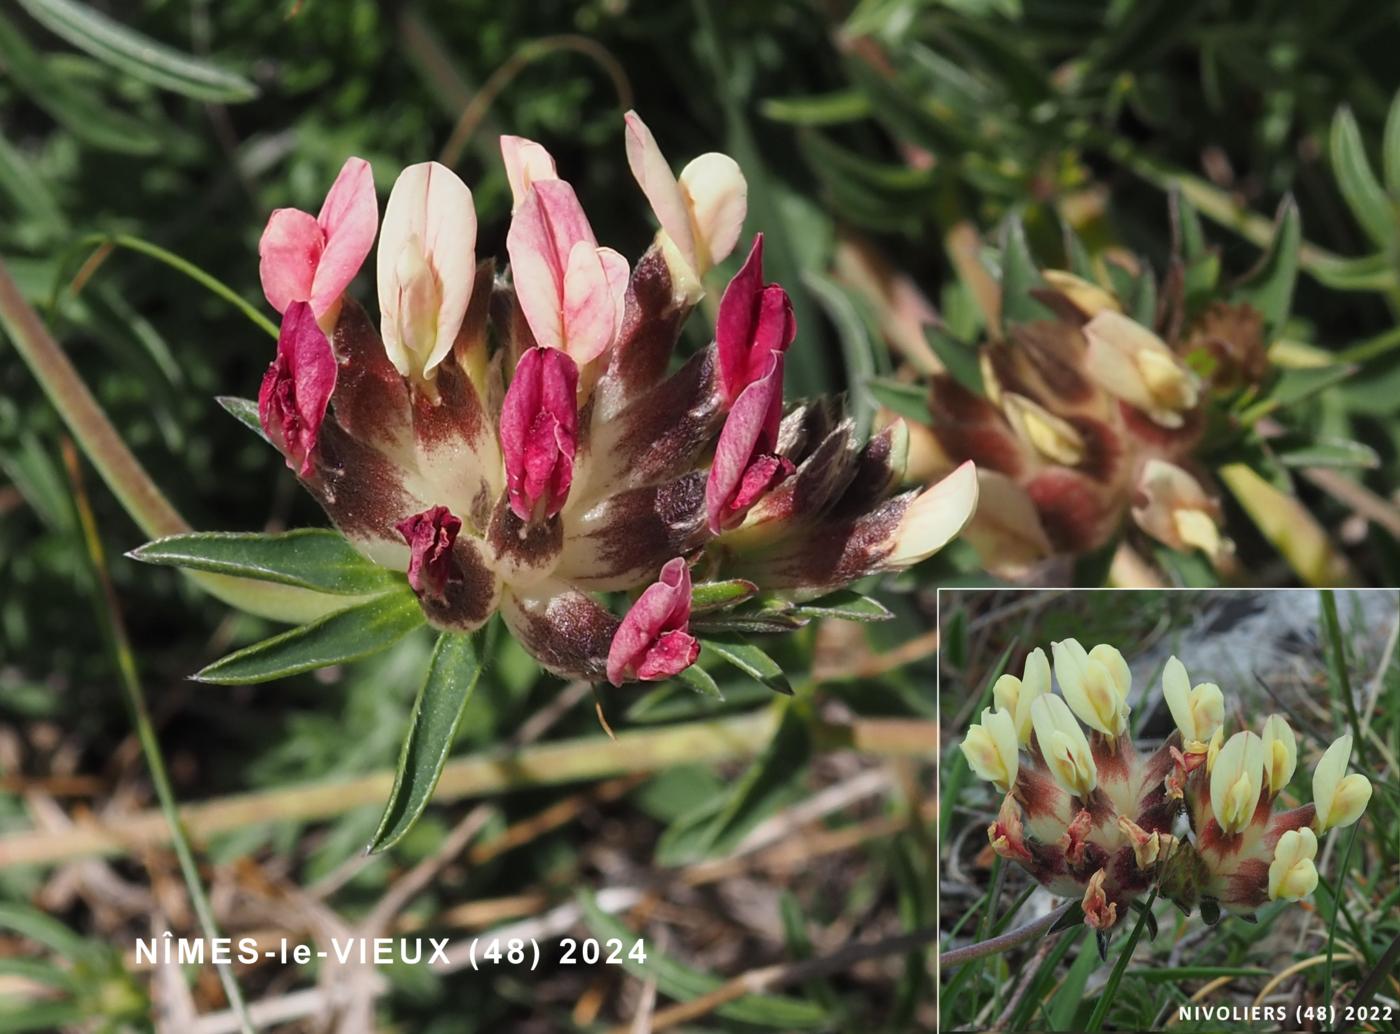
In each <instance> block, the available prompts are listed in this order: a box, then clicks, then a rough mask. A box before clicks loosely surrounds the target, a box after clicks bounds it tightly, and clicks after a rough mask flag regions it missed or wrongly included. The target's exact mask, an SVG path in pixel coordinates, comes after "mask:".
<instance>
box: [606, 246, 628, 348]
mask: <svg viewBox="0 0 1400 1034" xmlns="http://www.w3.org/2000/svg"><path fill="white" fill-rule="evenodd" d="M598 259H599V261H601V262H602V263H603V273H604V275H606V276H607V278H608V293H609V294H611V295H612V300H613V335H612V340H613V341H614V342H616V341H617V339H618V338H619V337H620V336H621V335H622V321H623V318H624V317H625V316H626V315H627V285H628V283H630V282H631V279H632V267H631V266H630V265H628V263H627V259H626V258H624V257H623V256H622V255H621V254H619V253H618V252H616V251H614V250H613V249H612V248H599V249H598Z"/></svg>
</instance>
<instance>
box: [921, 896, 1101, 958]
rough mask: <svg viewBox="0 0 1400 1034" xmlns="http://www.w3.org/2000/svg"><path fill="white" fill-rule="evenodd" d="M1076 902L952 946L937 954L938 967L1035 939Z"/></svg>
mask: <svg viewBox="0 0 1400 1034" xmlns="http://www.w3.org/2000/svg"><path fill="white" fill-rule="evenodd" d="M1076 904H1078V902H1075V901H1066V902H1065V903H1064V904H1063V905H1061V906H1060V907H1059V908H1057V909H1055V911H1053V912H1050V913H1049V914H1047V915H1043V916H1041V917H1040V918H1039V919H1033V920H1031V921H1030V922H1029V923H1027V924H1026V925H1025V926H1018V927H1016V929H1014V930H1008V931H1006V933H1004V934H998V935H997V936H996V937H990V938H988V939H987V940H985V941H978V942H977V943H976V944H969V945H966V946H964V947H962V948H954V949H953V950H952V951H945V952H944V953H943V954H942V955H940V956H938V968H939V969H940V970H945V969H948V968H950V967H952V966H960V965H962V964H963V963H964V962H971V961H972V960H973V959H980V958H985V957H986V956H988V955H998V954H1000V953H1001V952H1004V951H1010V950H1011V949H1012V948H1014V947H1016V946H1017V945H1018V944H1025V943H1026V942H1027V941H1032V940H1035V938H1037V937H1039V936H1040V935H1041V934H1043V933H1044V932H1045V931H1046V930H1048V929H1050V927H1052V926H1054V925H1055V924H1056V923H1057V922H1059V921H1060V919H1061V918H1062V917H1063V916H1064V915H1065V913H1067V912H1068V911H1069V910H1070V909H1071V908H1073V907H1074V906H1075V905H1076Z"/></svg>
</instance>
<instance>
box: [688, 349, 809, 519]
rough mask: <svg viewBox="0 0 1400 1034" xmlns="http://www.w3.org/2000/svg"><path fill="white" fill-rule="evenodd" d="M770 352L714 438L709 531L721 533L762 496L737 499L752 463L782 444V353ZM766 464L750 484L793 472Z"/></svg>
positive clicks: (769, 483)
mask: <svg viewBox="0 0 1400 1034" xmlns="http://www.w3.org/2000/svg"><path fill="white" fill-rule="evenodd" d="M768 354H769V356H770V360H769V368H768V373H767V374H765V375H764V376H763V377H761V378H759V379H758V380H756V381H754V382H753V383H752V384H750V385H749V386H748V387H747V388H745V389H744V390H743V391H742V392H740V393H739V397H738V399H736V400H735V402H734V407H733V408H732V409H730V411H729V416H728V417H726V418H725V421H724V427H723V428H722V429H721V430H720V433H719V441H718V442H717V443H716V444H715V458H714V461H713V462H712V463H711V464H710V475H709V479H708V480H707V481H706V483H705V513H706V516H707V517H708V518H709V524H710V531H712V532H713V533H714V534H716V535H718V534H719V533H720V532H721V531H722V530H724V528H725V527H727V526H730V525H732V524H733V523H735V522H736V521H737V520H739V519H742V517H743V514H744V513H745V512H747V510H748V507H749V506H751V505H752V504H753V503H754V502H756V501H757V496H756V495H755V496H752V498H746V500H745V502H744V503H743V504H742V505H740V504H738V503H737V500H738V498H739V495H740V492H741V489H743V488H744V486H745V478H746V476H747V475H748V474H749V468H750V467H751V466H753V465H754V463H755V462H758V461H760V460H763V458H764V457H765V456H770V455H771V454H772V452H773V449H774V448H775V447H776V445H777V441H778V425H779V424H780V423H781V422H782V418H783V353H781V352H769V353H768ZM763 469H764V473H763V474H761V475H760V474H758V473H756V474H755V475H754V476H753V477H752V478H750V480H749V482H748V484H749V487H750V489H752V488H753V486H754V485H756V484H757V483H758V480H759V479H764V484H763V488H762V491H766V490H767V489H769V488H771V487H773V485H775V484H777V483H778V482H779V481H781V480H783V478H785V477H787V476H788V474H790V473H791V472H792V464H791V463H787V464H779V465H778V467H776V468H774V467H773V466H772V465H771V464H769V463H767V462H766V461H764V464H763ZM779 474H781V476H778V475H779ZM762 491H760V492H759V494H762ZM745 494H746V495H748V494H749V493H745Z"/></svg>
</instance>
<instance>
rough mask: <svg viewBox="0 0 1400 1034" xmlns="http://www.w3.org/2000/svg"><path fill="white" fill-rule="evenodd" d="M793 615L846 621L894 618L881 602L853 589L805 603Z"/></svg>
mask: <svg viewBox="0 0 1400 1034" xmlns="http://www.w3.org/2000/svg"><path fill="white" fill-rule="evenodd" d="M793 613H795V614H799V615H801V616H803V617H813V618H841V619H842V620H844V621H888V620H889V619H890V618H892V617H894V614H892V613H891V612H890V610H889V608H888V607H886V606H885V605H884V604H883V603H881V602H880V601H879V600H873V599H871V598H870V597H869V596H863V595H861V594H860V593H858V592H856V591H855V590H853V589H842V590H840V591H839V592H833V593H830V594H828V595H826V596H823V597H821V598H820V599H816V600H812V601H811V602H809V603H804V604H802V605H801V606H800V607H797V608H795V609H794V611H793Z"/></svg>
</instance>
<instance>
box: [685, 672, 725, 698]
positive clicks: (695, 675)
mask: <svg viewBox="0 0 1400 1034" xmlns="http://www.w3.org/2000/svg"><path fill="white" fill-rule="evenodd" d="M676 678H678V679H680V681H682V682H684V683H685V684H686V685H687V686H689V687H690V688H691V689H693V690H695V692H697V693H699V694H701V695H702V696H707V697H714V698H715V699H716V700H723V699H724V694H723V693H721V692H720V691H719V683H717V682H715V679H714V676H713V675H711V674H710V673H709V672H708V671H706V670H705V669H704V668H702V667H700V665H698V664H692V665H691V666H690V667H688V668H685V669H684V670H682V671H681V672H680V673H679V674H677V675H676Z"/></svg>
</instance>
